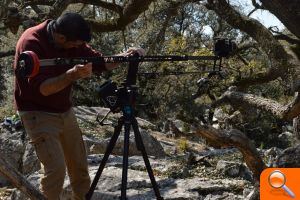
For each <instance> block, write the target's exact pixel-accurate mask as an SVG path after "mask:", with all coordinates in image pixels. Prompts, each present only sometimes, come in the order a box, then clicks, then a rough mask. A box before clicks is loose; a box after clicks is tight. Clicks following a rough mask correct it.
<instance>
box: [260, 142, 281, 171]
mask: <svg viewBox="0 0 300 200" xmlns="http://www.w3.org/2000/svg"><path fill="white" fill-rule="evenodd" d="M281 153H282V150H281V149H279V148H277V147H272V148H270V149H268V150H266V151H265V152H264V156H265V158H266V159H267V163H266V164H267V165H268V166H269V167H272V166H273V165H274V163H275V161H276V159H277V157H278V155H279V154H281Z"/></svg>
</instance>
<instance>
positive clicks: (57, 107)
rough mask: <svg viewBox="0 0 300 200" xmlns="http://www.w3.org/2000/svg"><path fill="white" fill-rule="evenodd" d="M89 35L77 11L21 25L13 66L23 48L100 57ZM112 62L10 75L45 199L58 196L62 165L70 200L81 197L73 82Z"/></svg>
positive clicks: (45, 54)
mask: <svg viewBox="0 0 300 200" xmlns="http://www.w3.org/2000/svg"><path fill="white" fill-rule="evenodd" d="M90 40H91V34H90V29H89V26H88V25H87V23H86V21H85V20H84V19H83V18H82V17H81V16H80V15H78V14H75V13H66V14H64V15H62V16H61V17H59V18H58V19H57V20H47V21H45V22H43V23H41V24H39V25H37V26H35V27H32V28H29V29H27V30H26V31H25V32H24V33H23V34H22V36H21V37H20V39H19V41H18V43H17V46H16V55H15V63H14V68H15V69H16V66H17V63H16V61H17V60H18V56H19V55H20V53H22V52H24V51H33V52H35V53H36V54H37V55H38V57H39V59H50V58H55V57H60V58H67V57H93V56H102V54H101V53H100V52H97V51H95V50H93V49H92V48H91V47H90V46H88V45H87V42H89V41H90ZM133 53H138V54H139V55H143V54H144V50H143V49H139V48H136V49H130V50H128V51H127V52H125V53H122V54H119V55H121V56H130V55H131V54H133ZM117 65H118V64H116V63H111V64H102V65H99V66H92V63H88V64H85V65H75V66H56V67H55V66H54V67H53V66H52V67H42V68H41V69H40V72H39V73H38V75H36V76H35V77H32V78H29V79H25V78H23V77H19V76H18V75H16V79H15V94H14V96H15V103H16V107H17V110H18V112H19V113H20V116H21V119H22V122H23V124H24V127H25V130H26V132H27V134H28V135H29V137H30V139H31V142H32V144H33V145H34V147H35V150H36V154H37V156H38V158H39V160H40V162H41V163H42V164H43V166H44V175H43V177H42V179H41V190H42V192H43V193H44V195H45V196H46V197H47V198H48V199H49V200H57V199H59V195H60V193H61V191H62V187H63V183H64V178H65V173H66V167H67V171H68V174H69V177H70V182H71V186H72V190H73V199H84V196H85V194H86V193H87V192H88V190H89V186H90V177H89V174H88V165H87V158H86V151H85V147H84V143H83V140H82V135H81V131H80V129H79V127H78V124H77V121H76V118H75V115H74V112H73V110H72V108H71V107H72V103H71V100H70V97H71V89H72V84H73V82H74V81H76V80H78V79H83V78H88V77H90V76H91V74H92V72H96V73H101V72H103V71H105V70H110V69H113V68H115V67H117Z"/></svg>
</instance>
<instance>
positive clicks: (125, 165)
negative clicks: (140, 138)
mask: <svg viewBox="0 0 300 200" xmlns="http://www.w3.org/2000/svg"><path fill="white" fill-rule="evenodd" d="M130 126H131V124H130V123H128V122H125V123H124V129H125V133H124V152H123V170H122V187H121V200H126V190H127V173H128V154H129V136H130Z"/></svg>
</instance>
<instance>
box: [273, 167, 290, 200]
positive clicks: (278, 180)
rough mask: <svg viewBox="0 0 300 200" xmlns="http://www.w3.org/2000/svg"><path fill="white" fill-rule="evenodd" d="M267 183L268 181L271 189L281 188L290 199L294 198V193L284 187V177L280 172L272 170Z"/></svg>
mask: <svg viewBox="0 0 300 200" xmlns="http://www.w3.org/2000/svg"><path fill="white" fill-rule="evenodd" d="M268 181H269V184H270V186H272V187H273V188H276V189H278V188H282V189H284V191H286V192H287V193H288V195H289V196H290V197H292V198H295V197H296V195H295V194H294V192H293V191H292V190H291V189H290V188H288V187H287V186H286V185H285V183H286V177H285V175H284V174H283V173H282V172H281V171H279V170H274V171H273V172H272V173H270V175H269V179H268Z"/></svg>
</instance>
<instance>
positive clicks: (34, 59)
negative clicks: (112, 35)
mask: <svg viewBox="0 0 300 200" xmlns="http://www.w3.org/2000/svg"><path fill="white" fill-rule="evenodd" d="M235 49H236V44H235V43H234V42H233V41H232V40H229V39H218V40H217V41H216V43H215V45H214V56H187V55H179V56H178V55H167V56H130V57H125V56H101V57H77V58H53V59H39V58H38V56H37V55H36V53H35V52H33V51H25V52H22V53H21V54H20V55H19V57H18V61H17V67H16V75H18V76H20V77H24V78H32V77H34V76H36V75H37V74H38V73H39V70H40V67H49V66H59V65H69V66H72V67H73V65H76V64H85V63H90V62H91V63H93V65H94V66H97V65H100V64H103V63H124V62H128V63H129V62H139V63H140V62H173V61H188V60H202V61H214V67H215V66H216V62H217V60H220V65H221V60H222V58H223V57H228V56H229V55H230V54H231V53H232V52H233V51H234V50H235Z"/></svg>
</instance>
